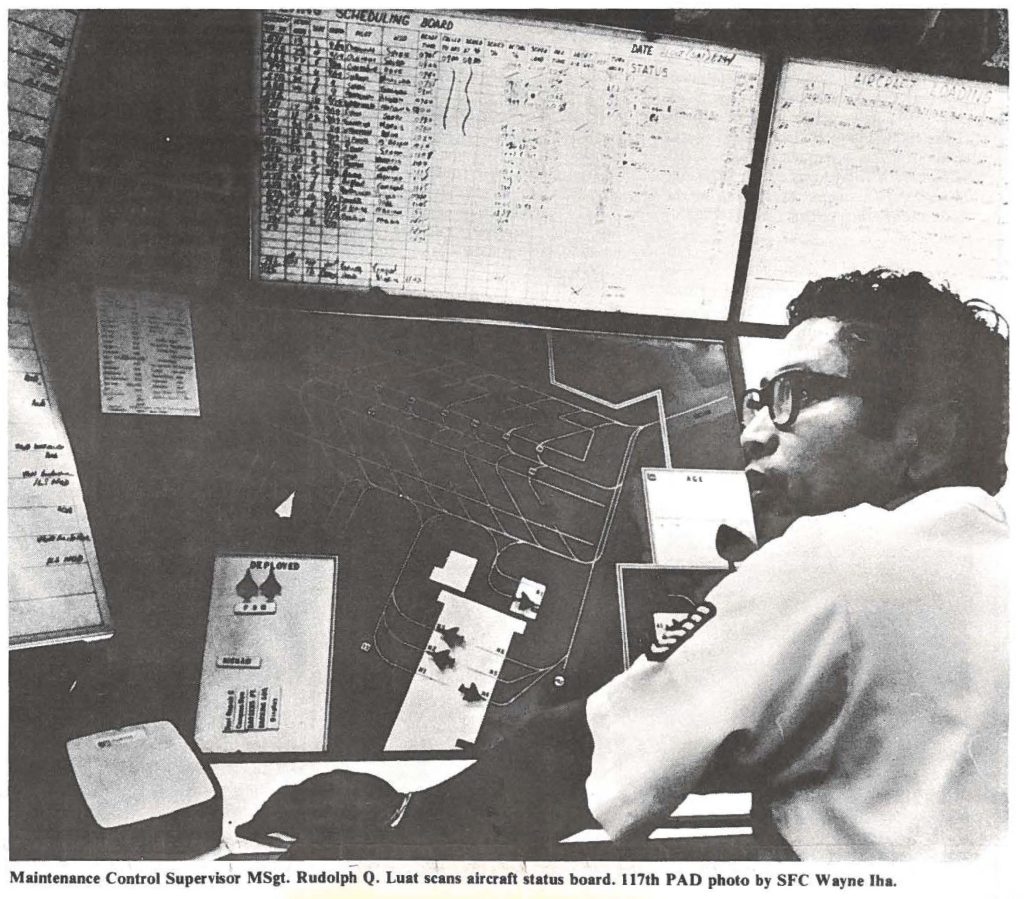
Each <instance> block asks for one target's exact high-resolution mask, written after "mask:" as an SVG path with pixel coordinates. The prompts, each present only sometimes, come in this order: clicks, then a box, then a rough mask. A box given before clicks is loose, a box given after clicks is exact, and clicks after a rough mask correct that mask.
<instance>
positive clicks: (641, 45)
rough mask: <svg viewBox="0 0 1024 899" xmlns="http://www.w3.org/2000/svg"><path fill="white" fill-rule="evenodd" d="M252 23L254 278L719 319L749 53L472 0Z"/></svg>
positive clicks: (731, 252)
mask: <svg viewBox="0 0 1024 899" xmlns="http://www.w3.org/2000/svg"><path fill="white" fill-rule="evenodd" d="M262 21H263V25H262V55H261V102H262V156H261V181H260V219H259V222H258V224H257V225H256V230H257V237H258V243H259V249H258V259H257V267H258V271H259V275H260V277H261V278H263V279H266V280H285V281H302V282H308V283H318V284H337V285H342V286H345V287H352V288H364V289H365V288H371V287H375V288H380V289H382V290H385V291H387V292H390V293H398V294H409V295H421V296H422V295H426V296H433V297H442V298H452V299H468V300H481V301H493V302H502V303H520V304H531V305H540V306H559V307H565V308H575V309H597V310H619V311H628V312H636V313H650V314H659V315H672V316H694V317H700V318H721V319H724V318H725V317H726V314H727V311H728V306H729V300H730V296H731V292H732V285H733V277H734V274H735V269H736V254H737V249H738V246H739V236H740V227H741V223H742V218H743V212H744V205H745V200H744V197H743V188H744V186H745V185H746V183H747V178H748V174H749V164H750V161H751V156H752V152H753V141H754V130H755V126H756V120H757V110H758V104H759V100H760V88H761V79H762V63H761V59H760V57H759V56H757V55H755V54H752V53H744V52H740V51H737V50H732V49H727V48H724V47H716V46H713V45H710V44H705V43H700V42H695V41H685V40H681V39H674V38H673V39H668V38H659V39H658V40H656V41H652V40H650V39H649V38H648V37H645V36H642V35H640V34H638V33H632V32H621V31H613V30H610V29H604V30H602V29H597V28H593V27H590V28H582V27H576V26H568V25H553V24H543V25H542V24H528V23H522V22H512V21H506V20H495V19H488V18H483V17H479V16H472V15H463V14H458V15H453V14H447V13H446V14H444V15H443V16H439V15H428V14H424V13H408V12H389V11H386V10H372V11H371V10H333V11H322V12H319V13H315V14H313V15H305V14H302V15H299V14H283V13H265V14H264V15H263V19H262Z"/></svg>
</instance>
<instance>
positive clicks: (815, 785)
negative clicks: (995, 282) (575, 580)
mask: <svg viewBox="0 0 1024 899" xmlns="http://www.w3.org/2000/svg"><path fill="white" fill-rule="evenodd" d="M991 314H993V313H992V311H991V309H990V308H988V309H987V310H986V309H982V307H980V306H979V305H978V304H976V303H969V304H964V303H961V302H960V300H959V298H958V297H957V296H956V295H955V294H953V293H951V292H950V291H949V290H947V289H945V288H936V287H934V286H933V285H931V284H930V283H929V282H928V280H927V279H926V278H924V277H923V276H922V275H920V274H917V273H914V274H909V275H896V274H894V273H892V272H887V271H884V270H875V271H871V272H868V273H866V274H862V273H860V272H855V273H852V274H850V275H846V276H843V277H840V278H829V279H823V280H821V281H818V282H814V283H811V284H808V285H807V287H806V288H805V289H804V291H803V292H802V293H801V294H800V296H798V297H797V298H796V299H795V300H793V301H792V302H791V303H790V306H789V317H790V324H791V326H792V327H791V329H790V331H789V333H788V335H787V337H786V338H785V340H784V341H783V342H782V346H781V357H782V362H781V364H780V366H779V368H778V370H777V371H776V372H775V373H774V375H773V376H772V377H771V378H768V379H766V380H765V381H763V382H762V384H761V387H760V388H759V389H757V390H753V391H748V393H747V395H746V397H745V404H744V405H745V408H744V414H745V418H746V426H745V428H744V431H743V435H742V445H743V450H744V454H745V456H746V458H747V460H748V465H747V474H748V478H749V480H750V486H751V496H752V500H753V502H754V505H755V511H757V512H758V513H759V514H760V515H772V516H775V517H776V518H779V517H783V518H785V519H787V520H792V521H793V524H792V525H791V526H790V527H789V528H788V530H786V532H785V533H784V534H783V535H782V536H781V537H779V538H777V539H775V540H773V541H772V542H770V543H768V544H767V545H765V546H763V547H762V548H761V549H759V550H758V551H757V552H755V553H754V554H753V555H751V556H750V557H749V558H748V559H747V560H746V561H745V562H743V563H742V564H741V565H740V567H739V570H738V571H736V572H735V573H733V574H731V575H730V576H729V577H727V578H725V579H724V580H723V581H722V582H721V584H719V586H718V587H716V588H715V589H714V590H713V591H712V592H711V593H710V594H709V597H708V600H709V601H710V603H711V604H713V605H714V607H715V609H716V611H717V614H716V615H715V617H714V618H713V619H712V620H711V621H710V622H709V624H708V625H707V626H705V627H703V628H701V629H700V631H699V632H697V633H696V634H695V635H694V636H693V637H692V638H691V639H690V640H688V641H687V642H686V643H684V644H682V645H681V646H680V648H679V649H678V650H677V651H675V652H674V653H672V654H671V655H670V656H668V658H666V659H663V660H659V661H649V660H647V659H640V660H638V661H637V662H636V663H635V664H634V665H633V666H632V667H631V668H630V670H629V671H627V672H626V673H624V674H623V675H620V676H619V677H617V678H615V679H614V680H613V681H611V682H610V683H609V684H608V685H606V686H605V687H604V688H602V689H601V690H599V691H598V692H597V693H595V694H594V695H593V696H591V697H590V698H589V699H588V700H587V701H586V702H581V703H578V704H575V705H570V706H567V707H563V708H561V709H558V710H554V711H552V712H550V713H546V714H545V715H542V716H539V717H538V718H537V719H536V720H534V721H531V722H528V723H527V724H526V725H525V726H524V728H523V729H522V731H521V732H519V733H517V734H514V735H513V736H512V737H510V738H508V739H507V740H505V741H504V742H503V743H502V744H500V745H499V746H498V747H496V748H495V750H494V751H492V752H490V753H488V754H486V755H485V757H484V758H482V759H481V760H480V761H479V762H478V763H477V764H476V765H474V766H473V767H472V768H471V769H469V770H468V771H467V772H465V773H464V774H462V775H459V776H458V777H455V778H453V779H452V780H450V781H448V782H447V783H444V784H441V785H440V786H438V787H435V788H433V789H431V790H427V791H424V792H423V793H417V794H411V795H407V796H404V797H402V796H399V795H398V794H397V793H395V792H394V791H392V790H391V789H390V788H389V787H387V786H386V785H384V784H383V783H382V782H380V781H377V780H375V779H373V778H367V777H366V776H365V775H326V776H323V777H321V778H314V779H312V780H310V781H307V782H306V784H303V785H300V786H299V787H295V788H291V789H290V790H285V791H281V792H280V793H278V794H276V795H275V796H274V797H272V798H271V799H270V800H269V801H268V803H267V804H266V805H265V806H264V808H263V809H261V811H260V812H259V813H258V814H257V816H256V817H255V818H254V819H253V821H252V822H250V824H249V825H247V826H246V827H245V828H242V829H240V833H243V834H247V835H249V836H261V837H264V838H265V837H266V835H267V834H270V833H272V832H275V831H277V832H280V833H285V834H288V835H290V836H292V837H298V838H299V839H300V841H301V845H302V847H304V848H303V851H305V852H308V853H310V854H320V853H327V854H341V853H344V851H345V847H346V844H351V843H352V842H365V843H373V842H382V841H385V840H393V841H394V842H395V844H396V845H397V844H401V843H410V842H413V843H414V842H417V841H420V840H424V839H430V840H433V841H435V842H445V841H456V842H459V843H470V842H477V841H480V842H485V843H488V842H489V843H491V844H499V843H504V844H506V845H508V844H511V845H516V846H519V847H521V848H522V850H523V851H524V853H525V852H527V851H529V850H530V849H531V847H537V846H540V845H541V844H542V843H544V842H548V841H551V840H554V839H557V838H558V837H559V836H562V835H565V834H566V833H568V832H570V831H571V830H572V829H574V828H576V827H579V826H580V825H581V822H584V821H585V820H586V819H587V817H588V814H592V815H593V816H594V818H596V819H597V821H598V822H600V824H601V825H602V826H603V827H604V828H605V829H606V830H607V831H608V833H609V834H610V835H611V836H612V837H614V838H615V839H619V840H625V839H630V838H643V837H645V836H646V835H647V834H648V833H649V832H650V830H651V829H652V828H653V827H655V826H656V825H657V824H658V823H660V822H661V821H663V820H664V817H665V816H666V815H668V814H669V813H670V812H671V811H672V809H674V808H675V807H676V806H677V805H678V804H679V803H680V802H681V800H682V799H683V798H684V797H685V796H686V794H688V793H690V792H699V791H707V790H709V789H714V788H716V787H719V788H720V787H721V786H723V785H731V786H733V787H737V786H745V787H746V786H753V787H754V788H755V789H756V791H757V793H758V795H759V798H760V800H761V801H762V802H763V803H764V804H765V805H766V807H767V808H768V810H769V813H770V815H771V818H772V820H773V822H774V825H775V827H776V828H777V829H778V832H779V833H780V834H781V835H782V837H783V838H784V839H785V840H786V841H787V842H788V844H789V846H791V847H792V849H793V850H794V852H795V853H796V854H797V855H798V856H799V857H801V858H808V859H809V858H819V859H841V858H842V859H903V858H917V857H963V856H970V855H973V854H976V853H977V852H979V851H980V850H982V849H983V848H984V847H985V846H986V845H989V844H990V843H991V842H992V841H993V840H994V839H996V838H997V837H998V835H999V833H1000V832H1001V830H1002V829H1003V827H1004V826H1005V820H1006V788H1005V780H1006V758H1005V748H1006V730H1007V715H1008V712H1007V701H1008V675H1007V653H1006V645H1005V635H1006V583H1005V580H1004V572H1005V571H1006V570H1007V568H1006V564H1005V563H1006V559H1005V556H1004V551H1005V546H1006V536H1007V529H1006V522H1005V518H1004V516H1003V513H1002V511H1001V509H1000V508H999V506H998V504H997V503H996V502H995V500H994V499H993V498H992V496H991V495H990V494H994V493H995V492H997V491H998V490H999V488H1000V487H1001V486H1002V484H1003V481H1004V479H1005V464H1004V461H1003V456H1004V450H1005V440H1006V427H1007V342H1006V340H1005V338H1003V337H1002V336H1001V335H1000V334H999V333H998V331H997V330H996V329H993V328H992V327H990V325H989V323H987V322H986V321H985V318H986V316H989V315H991ZM524 760H527V761H524Z"/></svg>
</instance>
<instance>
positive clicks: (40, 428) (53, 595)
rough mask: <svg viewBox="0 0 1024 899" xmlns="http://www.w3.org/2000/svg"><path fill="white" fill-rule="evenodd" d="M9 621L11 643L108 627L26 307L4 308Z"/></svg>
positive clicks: (69, 459) (67, 448)
mask: <svg viewBox="0 0 1024 899" xmlns="http://www.w3.org/2000/svg"><path fill="white" fill-rule="evenodd" d="M7 400H8V406H7V415H8V452H7V487H8V490H7V551H8V567H7V572H8V597H9V599H8V621H9V627H10V645H11V647H12V648H15V647H21V646H36V645H42V644H46V643H63V642H68V641H71V640H79V639H95V638H99V637H105V636H109V635H110V634H111V633H113V630H112V628H111V625H110V613H109V611H108V609H107V603H106V597H105V594H104V592H103V582H102V580H101V578H100V571H99V563H98V560H97V558H96V550H95V548H94V546H93V541H92V531H91V529H90V527H89V518H88V515H87V514H86V510H85V503H84V501H83V499H82V489H81V485H80V484H79V480H78V470H77V468H76V466H75V458H74V455H73V453H72V451H71V444H70V441H69V440H68V436H67V433H66V431H65V430H64V423H63V420H62V419H61V416H60V412H59V410H58V408H57V405H56V403H55V401H54V397H53V391H52V389H51V386H50V379H49V376H48V374H47V371H46V366H45V361H44V358H43V355H42V354H41V353H40V352H39V349H38V344H37V341H36V336H35V333H34V331H33V328H32V321H31V318H30V316H29V313H28V311H27V310H26V309H24V308H20V307H17V306H12V307H9V308H8V340H7Z"/></svg>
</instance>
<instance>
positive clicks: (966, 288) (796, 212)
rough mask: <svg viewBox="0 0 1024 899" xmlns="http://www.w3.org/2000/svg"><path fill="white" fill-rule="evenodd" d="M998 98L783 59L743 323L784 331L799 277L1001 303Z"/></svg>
mask: <svg viewBox="0 0 1024 899" xmlns="http://www.w3.org/2000/svg"><path fill="white" fill-rule="evenodd" d="M1008 96H1009V94H1008V91H1007V88H1006V87H1003V86H1000V85H996V84H985V83H981V82H974V81H962V80H957V79H953V78H940V77H934V76H929V75H918V74H910V73H901V72H892V71H889V70H886V69H874V68H870V67H868V66H859V65H853V64H847V63H832V62H808V61H791V62H788V63H787V64H786V65H785V67H784V69H783V72H782V77H781V81H780V84H779V91H778V95H777V98H776V102H775V110H774V114H773V118H772V129H771V136H770V138H769V141H768V149H767V154H766V157H765V163H764V176H763V179H762V182H761V196H760V200H759V205H758V210H757V224H756V226H755V230H754V242H753V247H752V250H751V259H750V269H749V272H748V276H747V287H746V294H745V299H744V303H743V318H744V320H746V321H757V322H768V323H784V322H785V310H786V303H787V302H788V301H789V300H790V299H792V298H793V297H795V296H796V295H797V294H798V293H799V292H800V290H801V289H802V288H803V286H804V285H805V284H806V283H807V282H808V281H810V280H813V279H816V278H820V277H828V276H835V275H838V274H841V273H844V272H848V271H854V270H857V269H860V270H862V271H867V270H869V269H872V268H875V267H877V266H885V267H888V268H893V269H897V270H907V271H921V272H923V273H924V274H925V275H927V276H928V277H929V278H931V279H932V280H933V281H935V282H937V283H938V282H941V281H948V282H949V284H950V286H951V287H952V289H953V290H955V291H956V292H957V293H959V294H960V295H961V296H962V297H964V299H968V298H972V297H980V298H982V299H985V300H988V301H990V302H992V303H994V304H995V305H996V307H997V308H999V307H1002V308H1005V307H1007V305H1008V303H1007V302H1006V300H1007V299H1008V293H1009V282H1008V261H1007V252H1006V250H1007V244H1006V237H1007V234H1006V227H1007V221H1008V215H1007V208H1008V206H1007V201H1008V191H1007V186H1006V180H1007V166H1006V161H1007V160H1006V150H1007V141H1008V133H1009V127H1008V115H1009V101H1008ZM1004 314H1005V312H1004Z"/></svg>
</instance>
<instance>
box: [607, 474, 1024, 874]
mask: <svg viewBox="0 0 1024 899" xmlns="http://www.w3.org/2000/svg"><path fill="white" fill-rule="evenodd" d="M1007 544H1008V540H1007V525H1006V520H1005V516H1004V514H1003V512H1002V510H1001V508H1000V507H999V505H998V504H997V503H996V501H995V500H994V499H992V497H990V496H989V495H988V494H986V493H984V492H983V491H981V490H979V489H977V488H972V487H949V488H943V489H939V490H933V491H930V492H928V493H925V494H923V495H921V496H918V497H916V498H914V499H912V500H910V501H908V502H906V503H904V504H903V505H901V506H899V507H898V508H896V509H895V510H892V511H890V510H886V509H880V508H877V507H875V506H869V505H862V506H858V507H856V508H853V509H848V510H845V511H843V512H835V513H832V514H829V515H823V516H818V517H809V518H803V519H800V520H798V521H797V522H795V523H794V524H793V525H792V526H791V527H790V529H789V530H788V531H787V532H786V534H784V535H783V536H782V537H780V538H778V539H777V540H775V541H773V542H771V543H769V544H768V545H767V546H765V547H763V548H762V549H760V550H758V551H757V552H756V553H754V554H753V555H752V556H751V557H750V558H749V559H747V561H746V562H744V563H743V564H742V566H741V567H740V569H739V570H738V571H737V572H735V573H734V574H732V575H730V576H729V577H727V578H725V579H724V580H723V581H722V582H721V583H720V584H719V585H718V586H717V587H716V588H715V589H714V590H713V591H712V592H711V593H710V594H709V596H708V599H709V600H711V602H712V603H713V604H714V605H715V607H716V608H717V615H716V616H715V617H714V618H713V619H711V620H710V621H709V622H708V623H707V624H706V625H705V626H704V627H703V628H701V630H700V631H699V632H697V633H695V634H694V636H693V637H692V638H691V639H690V640H689V641H687V642H686V643H683V644H682V645H681V646H680V647H679V648H678V649H677V650H676V651H675V652H674V653H673V654H672V655H671V656H669V657H668V658H667V659H666V660H664V661H661V662H651V661H648V660H647V659H646V658H641V659H639V660H638V661H637V662H636V663H635V664H633V665H632V666H631V667H630V669H629V670H628V671H627V672H625V673H624V674H622V675H620V676H619V677H617V678H615V679H614V680H613V681H611V682H610V683H609V684H608V685H606V686H605V687H604V688H603V689H601V690H600V691H598V692H597V693H595V694H594V695H593V696H592V697H591V698H590V700H589V701H588V704H587V719H588V723H589V726H590V729H591V732H592V734H593V737H594V757H593V767H592V772H591V775H590V778H589V780H588V782H587V794H588V799H589V803H590V808H591V811H592V812H593V814H594V815H595V817H596V818H597V819H598V820H599V821H600V822H601V824H602V825H603V826H604V827H605V829H606V830H607V831H608V832H609V833H610V834H611V835H612V836H613V837H622V836H628V835H638V834H641V833H644V832H645V831H646V830H647V829H649V828H650V827H651V826H654V825H655V824H656V823H657V822H658V821H659V820H660V819H662V818H663V816H665V815H667V814H669V813H670V812H671V811H672V809H674V808H675V807H676V806H678V804H679V802H680V801H681V799H682V797H683V796H684V795H685V794H687V793H689V792H697V791H699V790H700V788H701V786H702V781H706V776H707V774H708V772H709V770H710V769H711V767H712V762H713V761H716V760H717V763H718V765H719V766H720V765H721V763H722V761H723V760H724V761H727V762H728V763H729V764H730V766H731V769H732V771H733V772H734V773H735V772H739V773H741V774H746V775H749V776H751V777H752V778H753V779H755V780H756V782H757V783H758V784H760V785H762V789H764V790H766V791H767V792H766V796H767V797H768V801H769V804H770V809H771V813H772V817H773V818H774V821H775V823H776V825H777V827H778V829H779V831H780V832H781V834H782V835H783V836H784V837H785V838H786V840H787V841H788V842H789V843H790V845H791V846H792V847H793V848H794V850H795V851H796V852H797V854H798V855H800V857H801V858H805V859H811V858H814V859H865V860H867V859H905V858H958V857H970V856H972V855H975V854H977V853H978V852H979V851H980V850H981V849H982V848H984V847H985V846H986V845H988V844H990V843H991V842H992V841H993V840H995V839H996V838H997V837H998V836H999V834H1000V833H1001V831H1002V830H1003V828H1004V827H1005V822H1006V814H1007V809H1006V772H1007V760H1006V734H1007V718H1008V698H1009V697H1008V693H1009V679H1008V663H1007V628H1008V621H1007V576H1006V572H1007V570H1008V565H1007Z"/></svg>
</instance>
